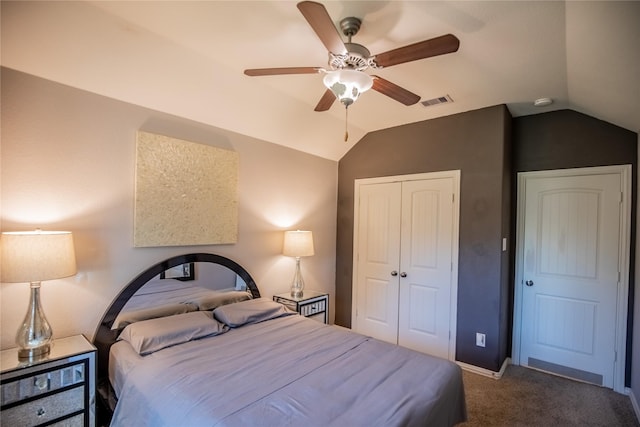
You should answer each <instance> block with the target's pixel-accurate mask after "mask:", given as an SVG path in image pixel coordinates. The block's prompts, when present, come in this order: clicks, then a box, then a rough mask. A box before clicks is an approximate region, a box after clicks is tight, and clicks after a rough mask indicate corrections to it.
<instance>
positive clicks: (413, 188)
mask: <svg viewBox="0 0 640 427" xmlns="http://www.w3.org/2000/svg"><path fill="white" fill-rule="evenodd" d="M401 204H402V210H401V213H402V221H401V222H402V226H401V238H400V241H401V250H400V275H399V276H400V284H399V327H398V344H399V345H402V346H404V347H409V348H412V349H414V350H418V351H421V352H424V353H428V354H432V355H435V356H440V357H444V358H448V357H449V330H450V320H449V318H450V303H451V275H452V271H451V268H452V244H453V240H452V233H453V182H452V180H451V179H448V178H442V179H427V180H420V181H406V182H403V183H402V201H401Z"/></svg>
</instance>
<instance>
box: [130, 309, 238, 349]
mask: <svg viewBox="0 0 640 427" xmlns="http://www.w3.org/2000/svg"><path fill="white" fill-rule="evenodd" d="M228 330H229V328H228V327H227V326H226V325H223V324H222V323H220V322H218V321H217V320H215V319H213V318H212V316H211V313H206V312H203V311H194V312H191V313H184V314H176V315H174V316H167V317H160V318H157V319H150V320H143V321H140V322H136V323H132V324H130V325H129V326H127V327H126V328H124V330H123V331H122V333H121V334H120V336H119V337H118V340H124V341H127V342H128V343H129V344H131V346H132V347H133V348H134V350H136V352H137V353H138V354H139V355H141V356H144V355H147V354H151V353H153V352H155V351H158V350H162V349H163V348H166V347H170V346H172V345H176V344H182V343H184V342H187V341H191V340H195V339H198V338H203V337H207V336H212V335H218V334H222V333H224V332H226V331H228Z"/></svg>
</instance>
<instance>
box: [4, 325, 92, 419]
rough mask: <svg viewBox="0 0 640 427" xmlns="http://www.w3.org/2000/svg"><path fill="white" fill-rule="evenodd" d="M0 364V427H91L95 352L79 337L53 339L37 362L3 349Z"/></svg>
mask: <svg viewBox="0 0 640 427" xmlns="http://www.w3.org/2000/svg"><path fill="white" fill-rule="evenodd" d="M0 364H1V367H2V370H1V372H0V403H1V404H2V407H1V411H2V424H3V425H5V424H6V425H7V426H39V425H53V426H89V427H93V426H95V419H96V417H95V413H96V411H95V391H96V382H95V378H96V375H95V372H96V348H95V347H94V346H93V345H92V344H91V343H89V342H88V341H87V340H86V339H85V337H83V336H82V335H76V336H72V337H68V338H60V339H56V340H53V341H52V343H51V352H50V353H49V354H48V355H47V356H45V357H43V358H41V359H37V360H19V359H18V349H17V348H12V349H9V350H3V351H2V352H1V353H0Z"/></svg>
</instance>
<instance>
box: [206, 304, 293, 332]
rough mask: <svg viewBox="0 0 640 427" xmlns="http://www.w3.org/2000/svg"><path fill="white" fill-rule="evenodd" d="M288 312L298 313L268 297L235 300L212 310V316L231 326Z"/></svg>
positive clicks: (284, 314)
mask: <svg viewBox="0 0 640 427" xmlns="http://www.w3.org/2000/svg"><path fill="white" fill-rule="evenodd" d="M290 314H298V313H297V312H295V311H293V310H289V309H288V308H286V307H285V306H284V305H282V304H279V303H277V302H274V301H272V300H270V299H268V298H256V299H251V300H248V301H242V302H236V303H233V304H228V305H223V306H221V307H218V308H216V309H215V310H213V317H215V318H216V319H218V320H219V321H220V322H222V323H224V324H225V325H229V326H230V327H232V328H236V327H238V326H242V325H246V324H249V323H258V322H262V321H264V320H269V319H273V318H276V317H281V316H288V315H290Z"/></svg>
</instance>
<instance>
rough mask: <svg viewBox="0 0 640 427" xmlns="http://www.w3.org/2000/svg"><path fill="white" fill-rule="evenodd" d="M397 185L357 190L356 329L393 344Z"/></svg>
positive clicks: (397, 237)
mask: <svg viewBox="0 0 640 427" xmlns="http://www.w3.org/2000/svg"><path fill="white" fill-rule="evenodd" d="M400 197H401V184H400V183H398V182H391V183H385V184H375V185H363V186H361V187H360V199H359V221H358V236H359V238H358V242H357V246H356V250H357V254H358V259H357V269H358V272H359V274H358V278H357V283H356V286H357V290H356V292H357V302H356V330H357V331H358V332H360V333H362V334H365V335H370V336H372V337H374V338H378V339H380V340H383V341H387V342H391V343H394V344H395V343H397V331H398V284H399V280H398V279H399V274H398V268H399V267H398V265H399V257H400V254H399V251H400V233H399V230H400V208H401V203H400Z"/></svg>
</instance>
